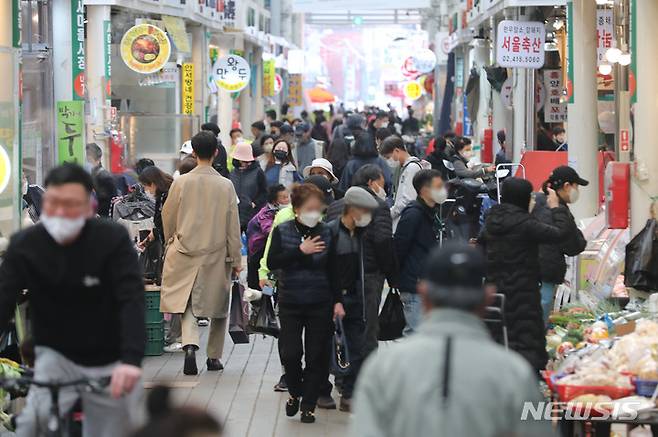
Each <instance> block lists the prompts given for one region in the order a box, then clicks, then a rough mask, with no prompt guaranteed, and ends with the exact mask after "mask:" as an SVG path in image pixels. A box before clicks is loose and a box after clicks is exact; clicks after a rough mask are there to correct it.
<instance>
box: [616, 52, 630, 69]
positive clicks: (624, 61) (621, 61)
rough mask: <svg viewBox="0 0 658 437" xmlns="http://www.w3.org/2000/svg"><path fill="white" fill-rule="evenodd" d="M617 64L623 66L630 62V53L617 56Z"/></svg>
mask: <svg viewBox="0 0 658 437" xmlns="http://www.w3.org/2000/svg"><path fill="white" fill-rule="evenodd" d="M619 64H620V65H623V66H627V65H630V64H631V54H630V53H622V54H621V55H620V56H619Z"/></svg>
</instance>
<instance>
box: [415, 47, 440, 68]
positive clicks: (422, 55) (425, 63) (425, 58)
mask: <svg viewBox="0 0 658 437" xmlns="http://www.w3.org/2000/svg"><path fill="white" fill-rule="evenodd" d="M411 59H412V61H413V69H414V70H415V71H417V72H418V73H421V74H422V73H429V72H430V71H432V70H434V66H436V55H435V54H434V52H433V51H431V50H430V49H420V50H418V52H416V53H414V54H413V55H412V56H411Z"/></svg>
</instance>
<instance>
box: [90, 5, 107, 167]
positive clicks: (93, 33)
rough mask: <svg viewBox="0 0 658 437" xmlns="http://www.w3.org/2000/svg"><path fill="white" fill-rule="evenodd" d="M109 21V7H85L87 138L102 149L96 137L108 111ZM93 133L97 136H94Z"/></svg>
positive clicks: (102, 129) (101, 130)
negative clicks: (107, 59)
mask: <svg viewBox="0 0 658 437" xmlns="http://www.w3.org/2000/svg"><path fill="white" fill-rule="evenodd" d="M109 20H110V7H109V6H87V39H86V44H87V63H86V64H87V65H86V71H85V73H86V86H87V96H88V98H89V118H88V123H87V138H89V139H94V141H96V143H98V145H100V146H101V147H103V142H102V141H99V138H98V136H97V135H98V134H101V133H102V132H103V131H104V129H105V121H106V120H105V117H106V114H107V110H108V107H107V106H108V105H106V95H105V94H106V93H105V83H106V78H105V63H106V59H105V32H104V22H105V21H109ZM94 133H95V134H97V135H96V136H95V135H94ZM106 152H107V151H106ZM105 155H107V153H105Z"/></svg>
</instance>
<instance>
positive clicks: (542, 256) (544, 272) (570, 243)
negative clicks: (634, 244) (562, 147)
mask: <svg viewBox="0 0 658 437" xmlns="http://www.w3.org/2000/svg"><path fill="white" fill-rule="evenodd" d="M588 184H589V182H588V181H586V180H585V179H583V178H581V177H580V176H579V175H578V173H577V172H576V170H574V169H573V168H571V167H568V166H566V165H563V166H560V167H557V168H556V169H554V170H553V171H552V172H551V174H550V176H549V177H548V180H547V181H546V182H544V191H545V192H547V191H548V188H552V189H553V190H555V192H556V194H557V197H558V199H559V201H560V205H561V206H564V207H565V208H566V209H567V211H569V204H571V203H575V202H576V201H577V200H578V197H579V194H580V187H585V186H587V185H588ZM535 201H536V204H535V207H534V209H533V210H532V211H531V213H532V215H533V217H535V218H536V219H537V220H539V221H540V222H542V223H546V224H554V223H553V218H552V215H551V210H550V209H549V208H548V206H547V202H546V194H545V193H537V194H536V195H535ZM568 224H569V226H568V228H569V236H568V237H567V238H565V239H564V240H562V241H561V242H555V243H554V244H542V245H540V246H539V269H540V272H541V284H542V285H541V305H542V311H543V314H544V323H545V324H546V323H548V317H549V315H550V313H551V310H552V308H553V300H554V298H555V291H556V289H557V286H558V285H560V284H561V283H562V282H564V276H565V274H566V272H567V263H566V261H565V258H564V257H565V255H566V256H576V255H578V254H580V253H581V252H582V251H583V250H585V247H586V246H587V241H586V240H585V237H584V236H583V233H582V232H581V231H580V229H578V225H576V221H575V219H574V217H573V215H572V214H571V212H570V211H569V222H568Z"/></svg>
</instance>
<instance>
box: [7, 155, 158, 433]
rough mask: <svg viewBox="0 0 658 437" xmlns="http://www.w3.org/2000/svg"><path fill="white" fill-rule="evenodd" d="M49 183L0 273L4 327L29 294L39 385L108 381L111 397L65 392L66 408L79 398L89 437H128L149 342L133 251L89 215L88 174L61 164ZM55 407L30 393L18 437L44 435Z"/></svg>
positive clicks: (120, 232) (36, 391) (43, 395)
mask: <svg viewBox="0 0 658 437" xmlns="http://www.w3.org/2000/svg"><path fill="white" fill-rule="evenodd" d="M45 184H46V192H45V194H44V197H43V211H42V214H41V221H40V223H39V224H37V225H35V226H33V227H31V228H28V229H26V230H24V231H21V232H19V233H17V234H15V235H14V236H13V237H12V239H11V242H10V244H9V248H8V249H7V252H6V254H5V257H4V261H3V263H2V265H1V266H0V330H2V329H4V328H5V327H6V326H7V324H8V322H9V320H10V319H11V316H12V314H13V312H14V308H15V304H16V301H17V299H18V296H19V295H20V294H21V292H22V291H23V290H28V295H27V298H28V300H29V302H30V309H31V311H32V315H33V318H34V319H33V329H34V334H33V337H34V343H35V345H36V351H35V352H36V361H35V370H34V372H35V374H34V379H36V380H39V381H59V382H67V381H72V380H76V379H80V378H94V379H96V378H101V377H107V376H111V386H110V394H111V397H110V396H109V395H108V394H105V393H88V392H84V391H83V392H82V393H81V394H80V393H78V390H77V389H76V388H73V387H70V388H63V389H61V391H60V394H59V401H60V408H61V411H63V412H64V411H69V410H70V408H71V407H72V406H73V404H74V402H75V401H76V400H77V399H78V398H79V397H80V396H81V397H82V401H83V404H84V409H85V434H86V435H93V436H101V437H110V436H120V437H123V436H126V435H127V434H128V432H130V428H131V426H132V425H134V420H133V419H134V412H135V408H136V407H137V405H136V403H137V402H138V401H139V394H140V392H141V390H140V388H139V386H140V383H139V379H140V377H141V373H142V371H141V369H140V365H141V361H142V356H143V355H144V345H145V340H146V333H145V322H144V285H143V283H142V275H141V272H140V269H139V265H138V263H137V253H136V251H135V250H134V248H133V243H132V242H131V241H130V239H129V237H128V234H127V233H126V231H125V229H124V228H123V227H121V226H119V225H116V224H114V223H112V222H110V221H107V220H97V219H93V218H91V217H92V215H93V212H92V202H91V192H92V187H93V185H92V179H91V176H89V175H88V174H87V173H86V172H85V171H84V170H83V169H82V167H79V166H77V165H74V164H65V165H63V166H61V167H57V168H55V169H54V170H52V171H51V172H50V174H49V175H48V177H47V178H46V182H45ZM49 404H50V395H49V392H48V390H47V389H43V388H37V387H32V388H31V389H30V394H29V396H28V401H27V406H26V409H25V411H24V412H23V413H22V414H21V415H20V416H19V419H18V434H19V435H30V436H31V435H41V434H38V432H37V430H45V429H47V421H48V412H49V408H50V405H49Z"/></svg>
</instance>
